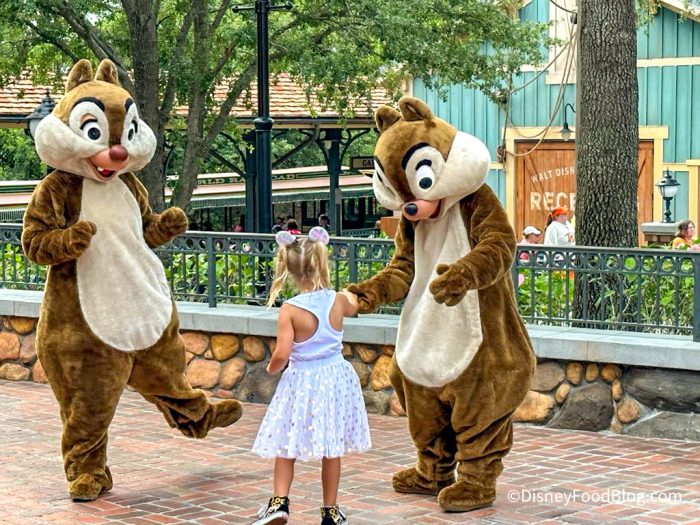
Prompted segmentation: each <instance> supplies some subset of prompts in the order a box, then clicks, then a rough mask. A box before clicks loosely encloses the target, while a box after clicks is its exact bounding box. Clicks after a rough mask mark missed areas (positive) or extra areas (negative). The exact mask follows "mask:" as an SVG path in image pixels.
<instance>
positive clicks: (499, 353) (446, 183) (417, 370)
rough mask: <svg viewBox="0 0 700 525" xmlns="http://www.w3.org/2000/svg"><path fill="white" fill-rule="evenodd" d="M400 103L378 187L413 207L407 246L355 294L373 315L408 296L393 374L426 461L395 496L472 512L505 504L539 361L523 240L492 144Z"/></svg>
mask: <svg viewBox="0 0 700 525" xmlns="http://www.w3.org/2000/svg"><path fill="white" fill-rule="evenodd" d="M399 107H400V109H401V112H400V113H399V112H398V111H396V110H394V109H392V108H390V107H388V106H382V107H380V108H379V109H378V110H377V112H376V115H375V118H376V123H377V127H378V128H379V131H380V137H379V140H378V142H377V147H376V150H375V168H376V172H375V175H374V182H373V184H374V193H375V195H376V197H377V199H378V200H379V202H380V203H381V204H382V205H383V206H385V207H386V208H389V209H391V210H401V211H402V215H403V217H402V218H401V222H400V224H399V228H398V232H397V235H396V251H395V253H394V257H393V259H392V260H391V262H390V263H389V265H388V266H387V267H386V268H385V269H384V270H383V271H382V272H380V273H379V274H377V275H376V276H374V277H373V278H372V279H369V280H368V281H365V282H363V283H360V284H356V285H351V286H349V287H348V290H350V291H351V292H354V293H356V294H357V295H358V299H359V304H360V311H361V312H362V313H368V312H371V311H373V310H375V309H376V308H377V307H378V306H380V305H382V304H387V303H393V302H396V301H399V300H401V299H404V298H405V303H404V306H403V310H402V312H401V318H400V321H399V328H398V339H397V342H396V352H395V354H394V359H393V363H392V367H391V370H390V378H391V383H392V385H393V386H394V388H395V390H396V392H397V394H398V396H399V400H400V402H401V404H402V406H403V407H404V409H405V411H406V413H407V415H408V427H409V431H410V433H411V437H412V438H413V442H414V443H415V446H416V448H417V452H418V458H417V462H416V466H415V467H413V468H409V469H407V470H404V471H401V472H398V473H396V474H395V475H394V479H393V485H394V489H395V490H396V491H397V492H406V493H410V494H430V495H437V496H438V503H439V505H440V507H442V508H443V509H444V510H446V511H449V512H463V511H468V510H473V509H477V508H481V507H486V506H489V505H491V504H492V503H493V501H494V500H495V499H496V478H497V477H498V475H499V474H500V473H501V471H502V470H503V467H502V465H501V460H502V459H503V457H504V456H505V455H506V454H507V453H508V451H509V450H510V447H511V444H512V441H513V423H512V417H513V412H514V411H515V409H516V408H517V407H518V405H519V404H520V402H521V401H522V400H523V398H524V397H525V394H526V393H527V391H528V387H529V385H530V381H531V378H532V374H533V370H534V366H535V357H534V353H533V351H532V347H531V344H530V340H529V337H528V335H527V332H526V330H525V326H524V325H523V322H522V320H521V318H520V316H519V314H518V312H517V310H516V305H515V296H514V293H513V286H512V282H511V277H510V272H509V270H510V267H511V264H512V263H513V259H514V255H515V245H516V240H515V234H514V233H513V229H512V228H511V226H510V224H509V222H508V217H507V216H506V213H505V211H504V210H503V208H502V206H501V204H500V203H499V201H498V199H497V198H496V196H495V195H494V193H493V192H492V191H491V189H490V188H489V187H488V186H487V185H486V184H484V180H485V178H486V174H487V173H488V170H489V162H490V157H489V153H488V150H487V149H486V146H484V144H483V143H481V142H480V141H479V140H478V139H476V138H475V137H472V136H471V135H468V134H466V133H463V132H459V131H457V130H456V129H455V128H454V127H452V126H451V125H450V124H448V123H447V122H445V121H443V120H441V119H439V118H436V117H434V116H433V114H432V113H431V112H430V109H429V108H428V106H426V105H425V104H424V103H423V102H421V101H419V100H417V99H415V98H411V97H404V98H402V99H401V100H400V101H399ZM455 470H456V471H455ZM455 474H456V475H455Z"/></svg>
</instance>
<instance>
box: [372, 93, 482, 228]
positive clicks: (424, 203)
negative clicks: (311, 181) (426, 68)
mask: <svg viewBox="0 0 700 525" xmlns="http://www.w3.org/2000/svg"><path fill="white" fill-rule="evenodd" d="M399 108H400V109H401V112H398V111H396V110H395V109H393V108H391V107H389V106H380V107H379V109H377V111H376V113H375V120H376V123H377V128H378V129H379V133H380V136H379V140H378V141H377V147H376V148H375V152H374V167H375V174H374V178H373V187H374V194H375V195H376V197H377V199H378V200H379V202H380V203H381V204H382V206H384V207H385V208H388V209H390V210H401V212H402V213H403V216H404V217H406V218H407V219H409V220H411V221H418V220H422V219H440V218H442V217H443V216H444V215H445V212H446V211H447V210H448V209H449V208H450V206H452V205H453V204H455V203H456V202H458V201H459V200H461V199H462V198H464V197H466V196H467V195H470V194H471V193H473V192H475V191H476V190H477V189H479V187H480V186H481V185H482V184H483V183H484V180H485V179H486V175H487V174H488V170H489V163H490V162H491V157H490V155H489V152H488V149H486V146H485V145H484V144H483V143H482V142H481V141H480V140H479V139H477V138H476V137H473V136H471V135H468V134H466V133H463V132H461V131H457V129H455V128H454V127H453V126H451V125H450V124H448V123H447V122H445V121H444V120H442V119H439V118H437V117H435V116H433V114H432V112H431V111H430V109H429V108H428V106H427V105H426V104H425V103H423V102H421V101H420V100H418V99H415V98H413V97H403V98H402V99H401V100H399Z"/></svg>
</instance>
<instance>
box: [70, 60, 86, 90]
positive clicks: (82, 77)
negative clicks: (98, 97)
mask: <svg viewBox="0 0 700 525" xmlns="http://www.w3.org/2000/svg"><path fill="white" fill-rule="evenodd" d="M91 80H92V64H90V61H89V60H86V59H84V58H83V59H82V60H78V62H76V63H75V65H74V66H73V69H71V70H70V73H68V80H66V93H68V92H69V91H70V90H71V89H73V88H75V87H76V86H79V85H80V84H83V83H84V82H90V81H91Z"/></svg>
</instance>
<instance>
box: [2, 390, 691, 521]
mask: <svg viewBox="0 0 700 525" xmlns="http://www.w3.org/2000/svg"><path fill="white" fill-rule="evenodd" d="M245 409H246V412H245V414H244V417H243V419H242V420H241V421H239V422H238V423H236V424H235V425H234V426H233V427H229V428H228V429H224V430H220V429H219V430H217V431H214V432H213V433H212V434H211V435H210V436H209V437H208V438H207V439H206V440H203V441H192V440H188V439H186V438H184V437H181V436H180V434H179V433H176V432H174V431H172V430H171V429H169V428H168V427H167V426H166V424H165V422H164V420H163V419H162V417H161V416H160V414H159V413H158V412H157V411H156V410H155V409H154V408H153V407H152V406H151V405H150V404H149V403H147V402H146V401H144V400H142V399H141V398H140V396H138V395H136V394H134V393H131V392H127V393H125V395H124V396H123V398H122V402H121V404H120V405H119V408H118V410H117V415H116V417H115V419H114V422H113V423H112V427H111V434H110V437H111V442H110V466H111V469H112V473H113V475H114V480H115V486H114V489H113V490H112V491H111V492H110V493H108V494H106V495H105V496H104V497H102V498H100V499H99V500H97V501H95V502H92V503H81V504H78V503H73V502H71V501H70V500H69V499H68V498H67V494H66V483H65V481H64V478H63V471H62V461H61V458H60V454H59V443H60V437H59V436H60V428H61V424H60V421H59V417H58V410H57V407H56V402H55V400H54V398H53V395H52V394H51V390H50V389H49V387H48V386H45V385H37V384H33V383H25V382H19V383H13V382H6V381H0V523H2V524H6V523H8V524H9V523H11V524H29V525H39V524H46V523H51V524H59V523H60V524H71V525H75V524H82V523H85V524H101V523H122V524H127V523H128V524H143V525H145V524H170V523H197V524H203V525H215V524H226V523H229V524H230V523H234V524H245V523H249V522H250V517H251V516H253V515H254V514H255V512H256V511H257V509H258V508H259V506H260V504H261V503H263V502H264V501H265V500H266V498H267V497H268V495H269V487H270V477H271V463H270V462H268V461H261V460H260V459H258V458H256V457H255V456H253V455H251V454H250V453H249V452H248V451H249V449H250V447H251V445H252V442H253V439H254V438H255V433H256V430H257V428H258V425H259V423H260V420H261V418H262V416H263V413H264V410H265V407H264V406H261V405H246V407H245ZM370 425H371V428H372V439H373V442H374V445H375V447H374V449H373V450H372V451H370V452H368V453H365V454H361V455H353V456H348V457H347V458H346V460H345V461H344V464H343V468H344V475H343V479H342V482H341V491H342V493H341V497H340V501H341V505H343V506H344V507H345V508H346V509H347V513H348V515H349V518H350V523H352V524H353V525H376V524H385V523H386V524H389V523H392V524H428V523H430V524H442V523H485V524H517V523H541V524H545V523H546V524H556V523H579V524H591V525H593V524H599V523H618V524H623V523H651V524H659V525H664V524H669V525H670V524H674V523H696V524H700V443H686V442H680V441H670V440H649V439H635V438H629V437H623V436H608V435H601V434H593V433H586V432H568V431H557V430H549V429H544V428H537V427H525V426H518V427H517V428H516V431H515V446H514V448H513V451H512V452H511V453H510V455H509V456H508V457H507V458H506V463H505V471H504V473H503V474H502V476H501V478H500V484H499V487H498V499H497V501H496V504H495V505H494V506H493V507H491V508H489V509H482V510H478V511H474V512H472V513H468V514H446V513H443V512H441V511H440V509H439V508H438V506H437V504H436V502H435V498H433V497H424V496H411V495H400V494H396V493H394V492H393V491H392V490H391V475H392V473H393V472H395V471H396V470H398V469H400V468H402V467H405V466H409V465H411V464H412V461H413V447H412V445H411V442H410V440H409V438H408V434H407V432H406V422H405V420H404V419H395V418H389V417H382V416H370ZM318 478H319V471H318V463H317V462H315V463H307V464H300V465H299V467H298V469H297V475H296V480H295V485H294V487H293V494H292V511H293V517H292V520H291V523H292V524H297V525H301V524H318V523H319V519H318V517H317V516H318V510H317V505H318V500H319V493H320V483H319V480H318Z"/></svg>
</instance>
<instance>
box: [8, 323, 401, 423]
mask: <svg viewBox="0 0 700 525" xmlns="http://www.w3.org/2000/svg"><path fill="white" fill-rule="evenodd" d="M35 329H36V320H35V319H31V318H26V317H9V316H8V317H2V331H0V379H6V380H10V381H34V382H37V383H46V382H47V380H46V376H45V374H44V370H43V369H42V367H41V362H40V361H39V360H38V359H37V355H36V349H35V347H34V330H35ZM182 337H183V339H184V341H185V346H186V348H187V378H188V379H189V381H190V383H191V384H192V386H194V387H197V388H201V389H203V390H205V391H207V392H209V393H210V394H211V395H212V396H214V397H220V398H236V399H240V400H242V401H248V402H252V403H269V402H270V400H271V399H272V395H273V394H274V392H275V388H276V386H277V381H278V380H279V377H280V376H279V375H275V376H271V375H269V374H268V373H267V372H266V371H265V366H266V365H267V361H268V360H269V358H270V355H272V351H273V350H274V349H275V338H273V337H256V336H250V335H238V334H212V333H203V332H195V331H183V332H182ZM393 353H394V347H393V346H386V345H367V344H344V345H343V355H344V356H345V358H346V359H348V360H349V361H350V362H351V363H352V366H353V367H354V368H355V371H356V372H357V375H358V377H359V378H360V383H361V384H362V388H363V393H364V397H365V403H366V405H367V409H368V411H370V412H373V413H376V414H389V415H394V416H401V415H404V413H403V410H402V409H401V406H400V404H399V402H398V398H397V396H396V394H395V393H394V391H393V389H392V388H391V384H390V383H389V377H388V373H387V372H388V367H389V363H390V362H391V356H392V355H393Z"/></svg>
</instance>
